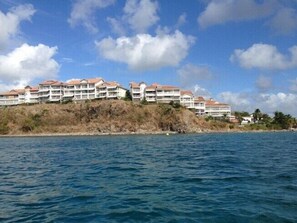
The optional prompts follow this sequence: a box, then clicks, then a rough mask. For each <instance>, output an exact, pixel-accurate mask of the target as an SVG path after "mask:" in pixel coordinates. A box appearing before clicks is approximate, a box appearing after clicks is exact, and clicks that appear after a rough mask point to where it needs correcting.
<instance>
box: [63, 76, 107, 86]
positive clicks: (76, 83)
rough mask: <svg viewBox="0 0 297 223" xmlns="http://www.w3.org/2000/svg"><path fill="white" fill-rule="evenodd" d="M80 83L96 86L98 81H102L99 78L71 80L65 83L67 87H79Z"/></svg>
mask: <svg viewBox="0 0 297 223" xmlns="http://www.w3.org/2000/svg"><path fill="white" fill-rule="evenodd" d="M82 81H86V82H87V83H89V84H96V83H98V82H100V81H103V79H102V78H101V77H96V78H89V79H73V80H70V81H68V82H67V84H68V85H79V84H81V82H82Z"/></svg>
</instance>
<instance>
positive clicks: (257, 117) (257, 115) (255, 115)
mask: <svg viewBox="0 0 297 223" xmlns="http://www.w3.org/2000/svg"><path fill="white" fill-rule="evenodd" d="M253 118H254V122H259V121H260V120H261V118H262V113H261V111H260V109H259V108H257V109H256V110H255V111H254V113H253Z"/></svg>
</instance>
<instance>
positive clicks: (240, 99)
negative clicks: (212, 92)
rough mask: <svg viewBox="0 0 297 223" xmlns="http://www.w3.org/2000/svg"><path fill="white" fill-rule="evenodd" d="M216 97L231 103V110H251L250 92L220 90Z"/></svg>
mask: <svg viewBox="0 0 297 223" xmlns="http://www.w3.org/2000/svg"><path fill="white" fill-rule="evenodd" d="M218 98H219V99H220V100H221V101H222V102H225V103H228V104H230V105H231V107H232V110H233V111H252V108H251V105H252V103H251V101H250V98H251V96H250V94H248V93H233V92H230V91H226V92H222V93H220V94H219V95H218Z"/></svg>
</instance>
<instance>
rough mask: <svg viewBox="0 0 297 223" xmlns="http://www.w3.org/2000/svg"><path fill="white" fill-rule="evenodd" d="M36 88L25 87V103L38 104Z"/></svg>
mask: <svg viewBox="0 0 297 223" xmlns="http://www.w3.org/2000/svg"><path fill="white" fill-rule="evenodd" d="M38 91H39V89H38V87H30V86H26V87H25V91H24V97H25V103H27V104H35V103H38V102H39V100H38V99H39V97H38Z"/></svg>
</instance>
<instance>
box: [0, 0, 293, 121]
mask: <svg viewBox="0 0 297 223" xmlns="http://www.w3.org/2000/svg"><path fill="white" fill-rule="evenodd" d="M91 77H103V78H104V79H106V80H110V81H112V80H116V81H118V82H119V83H121V84H122V85H124V86H125V87H128V84H129V82H130V81H145V82H147V83H148V84H150V83H153V82H158V83H160V84H171V85H176V86H180V87H182V88H184V89H190V90H192V91H193V92H194V93H195V94H196V95H202V96H206V97H213V98H215V99H217V100H220V101H222V102H226V103H230V104H231V105H232V107H233V110H246V111H250V112H251V111H254V110H255V109H256V108H260V109H261V110H262V111H263V112H267V113H273V112H274V111H276V110H279V111H282V112H284V113H290V114H292V115H294V116H297V1H296V0H187V1H183V0H175V1H171V0H63V1H61V0H47V1H46V0H44V1H37V0H1V1H0V88H1V89H2V91H4V90H7V89H10V88H17V87H22V86H25V85H28V84H29V85H36V84H38V83H39V82H40V81H43V80H45V79H58V80H62V81H66V80H69V79H72V78H91Z"/></svg>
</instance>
